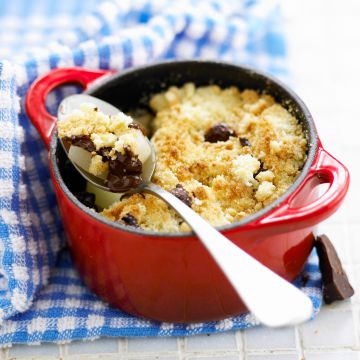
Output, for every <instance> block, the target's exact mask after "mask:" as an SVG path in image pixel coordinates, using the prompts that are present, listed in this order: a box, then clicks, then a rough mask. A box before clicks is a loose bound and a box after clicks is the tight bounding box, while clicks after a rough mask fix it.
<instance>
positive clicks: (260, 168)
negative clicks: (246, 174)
mask: <svg viewBox="0 0 360 360" xmlns="http://www.w3.org/2000/svg"><path fill="white" fill-rule="evenodd" d="M264 170H266V169H265V168H264V163H263V162H262V161H261V160H260V167H259V170H258V171H256V172H255V173H254V178H256V177H257V176H258V175H259V174H260V173H261V172H262V171H264Z"/></svg>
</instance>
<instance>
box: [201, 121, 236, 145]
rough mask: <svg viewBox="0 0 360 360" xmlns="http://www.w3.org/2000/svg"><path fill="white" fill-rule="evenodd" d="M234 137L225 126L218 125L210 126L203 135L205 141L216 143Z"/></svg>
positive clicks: (232, 132) (222, 124) (232, 131)
mask: <svg viewBox="0 0 360 360" xmlns="http://www.w3.org/2000/svg"><path fill="white" fill-rule="evenodd" d="M232 135H234V130H232V129H231V128H230V127H229V126H228V125H227V124H224V123H220V124H216V125H214V126H212V127H211V128H210V129H209V130H208V131H207V132H206V133H205V141H207V142H211V143H216V142H218V141H228V140H229V137H230V136H232Z"/></svg>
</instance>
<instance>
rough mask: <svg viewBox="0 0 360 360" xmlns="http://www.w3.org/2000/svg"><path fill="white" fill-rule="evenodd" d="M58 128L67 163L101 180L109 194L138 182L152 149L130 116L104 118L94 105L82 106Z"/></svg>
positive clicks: (139, 127)
mask: <svg viewBox="0 0 360 360" xmlns="http://www.w3.org/2000/svg"><path fill="white" fill-rule="evenodd" d="M57 127H58V133H59V137H60V138H61V139H62V141H63V142H64V144H65V147H67V148H68V156H69V158H70V160H71V161H73V162H74V163H75V164H76V165H77V166H79V167H81V168H82V169H83V170H85V171H87V172H89V173H90V174H92V175H94V176H96V177H99V178H102V179H103V180H104V181H105V183H106V184H107V186H108V187H109V188H110V189H111V191H113V192H116V193H122V192H124V191H127V190H129V189H130V188H134V187H137V186H138V185H139V184H140V183H141V181H142V180H141V174H142V165H143V163H144V162H145V161H146V160H147V159H148V158H149V156H150V153H151V148H150V145H149V143H148V142H147V140H146V138H145V136H144V134H143V132H142V128H141V126H140V125H139V124H138V123H136V122H134V121H133V119H132V118H131V117H130V116H127V115H125V114H124V113H121V112H119V113H118V114H116V115H106V114H104V113H103V112H101V111H100V110H99V109H98V108H97V107H96V106H95V105H94V104H90V103H83V104H81V105H80V107H79V109H74V110H72V111H71V112H70V113H69V114H66V115H65V116H64V119H63V120H61V121H59V122H58V123H57ZM117 198H119V197H117Z"/></svg>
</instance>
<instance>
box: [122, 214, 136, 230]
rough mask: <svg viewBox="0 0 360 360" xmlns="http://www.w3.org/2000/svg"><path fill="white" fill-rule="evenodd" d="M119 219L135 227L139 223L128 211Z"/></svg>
mask: <svg viewBox="0 0 360 360" xmlns="http://www.w3.org/2000/svg"><path fill="white" fill-rule="evenodd" d="M121 220H122V221H123V222H124V223H125V224H126V225H128V226H132V227H135V228H138V227H139V224H138V223H137V220H136V218H135V217H134V216H133V215H131V214H130V213H127V214H126V215H125V216H123V217H122V218H121Z"/></svg>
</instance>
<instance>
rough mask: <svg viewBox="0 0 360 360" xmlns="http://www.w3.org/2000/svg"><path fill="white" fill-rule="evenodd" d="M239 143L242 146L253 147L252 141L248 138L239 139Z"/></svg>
mask: <svg viewBox="0 0 360 360" xmlns="http://www.w3.org/2000/svg"><path fill="white" fill-rule="evenodd" d="M239 142H240V145H241V146H251V144H250V141H249V140H248V139H247V138H244V137H239Z"/></svg>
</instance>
